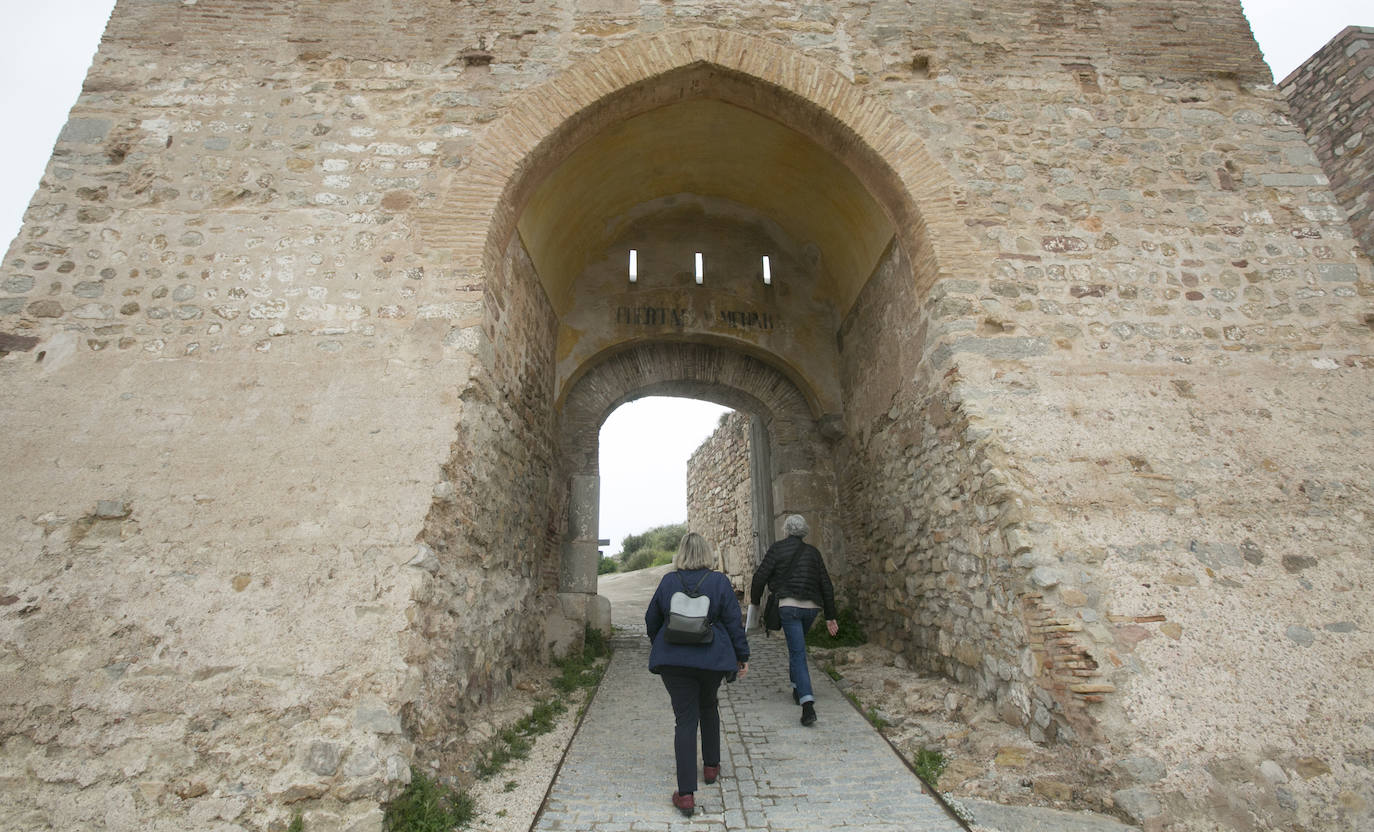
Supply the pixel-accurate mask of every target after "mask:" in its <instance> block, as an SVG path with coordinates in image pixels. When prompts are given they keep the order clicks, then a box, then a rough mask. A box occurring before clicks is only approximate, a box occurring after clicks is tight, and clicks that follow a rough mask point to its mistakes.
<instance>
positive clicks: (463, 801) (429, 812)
mask: <svg viewBox="0 0 1374 832" xmlns="http://www.w3.org/2000/svg"><path fill="white" fill-rule="evenodd" d="M385 811H386V813H385V816H384V817H383V824H384V826H385V828H386V830H387V832H452V830H453V829H455V828H457V827H459V826H463V825H464V824H466V823H468V822H469V821H471V820H472V818H473V816H474V815H475V814H476V807H475V805H474V801H473V799H472V797H471V796H470V795H468V794H467V793H466V792H460V791H458V790H457V789H454V788H452V787H449V786H445V785H442V784H440V783H436V782H434V781H433V780H430V779H429V777H427V776H426V775H425V773H424V772H423V771H421V770H420V769H418V768H416V767H414V766H411V768H410V784H409V785H407V786H406V788H405V791H403V792H401V793H400V794H399V795H397V796H396V798H395V799H394V800H392V801H391V802H390V803H387V804H386V810H385Z"/></svg>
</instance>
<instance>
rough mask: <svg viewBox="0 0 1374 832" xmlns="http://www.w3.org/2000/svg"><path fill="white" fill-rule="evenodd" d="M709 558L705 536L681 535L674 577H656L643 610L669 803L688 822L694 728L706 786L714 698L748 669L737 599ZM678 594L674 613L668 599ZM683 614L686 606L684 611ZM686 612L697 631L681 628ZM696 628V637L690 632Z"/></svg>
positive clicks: (715, 743)
mask: <svg viewBox="0 0 1374 832" xmlns="http://www.w3.org/2000/svg"><path fill="white" fill-rule="evenodd" d="M714 565H715V558H714V556H713V555H712V554H711V546H710V544H708V543H707V542H706V538H704V537H702V536H701V535H699V534H697V533H696V532H688V533H687V534H685V535H683V536H682V542H681V543H679V544H678V547H677V555H676V556H675V557H674V558H673V566H674V567H676V568H675V569H674V571H672V572H669V573H668V574H666V575H664V576H663V580H662V581H660V582H659V584H658V589H657V590H656V591H655V592H654V597H653V600H651V601H650V602H649V608H648V609H647V610H645V612H644V627H645V629H646V631H647V632H648V634H649V641H651V642H653V647H652V648H651V649H650V651H649V671H650V672H651V673H657V674H658V676H659V678H660V679H662V680H663V687H665V688H667V690H668V698H669V699H671V700H672V703H673V719H674V723H675V728H674V732H673V752H674V756H676V758H677V791H675V792H673V805H674V806H676V807H677V809H678V811H680V812H682V814H684V815H687V816H688V817H690V816H691V815H692V812H694V811H695V810H696V798H695V796H694V795H695V792H696V789H697V748H696V745H697V726H698V725H700V726H701V762H702V766H701V773H702V778H703V779H704V780H705V781H706V783H707V785H710V784H711V783H714V782H716V778H717V777H719V776H720V709H719V707H718V700H717V699H716V692H717V690H718V689H719V688H720V682H721V680H722V679H724V678H725V677H726V675H727V674H729V673H738V674H739V678H741V679H743V678H744V674H745V673H747V672H748V671H749V640H748V639H747V638H745V635H744V625H743V623H742V621H741V616H740V609H739V600H738V599H737V598H735V589H734V587H733V586H731V585H730V579H729V578H727V577H725V576H724V575H722V574H721V573H719V572H716V571H715V570H713V569H712V568H711V567H712V566H714ZM677 595H681V596H682V597H681V598H679V599H678V604H679V606H678V607H674V601H673V599H674V596H677ZM687 608H692V609H690V610H688V609H687ZM680 611H689V612H691V613H692V615H693V617H695V619H696V621H698V622H701V620H702V619H701V617H702V616H704V619H705V620H704V622H702V624H703V625H702V626H701V627H700V628H695V627H691V628H689V627H682V628H679V627H678V625H679V624H680V623H681V622H675V621H674V620H673V619H674V618H677V617H678V616H677V615H676V614H678V613H680ZM698 629H700V630H702V631H704V632H698Z"/></svg>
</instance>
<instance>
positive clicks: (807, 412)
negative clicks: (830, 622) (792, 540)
mask: <svg viewBox="0 0 1374 832" xmlns="http://www.w3.org/2000/svg"><path fill="white" fill-rule="evenodd" d="M646 396H678V397H683V398H693V399H701V400H704V401H710V402H714V403H716V404H721V405H724V406H726V407H729V408H732V409H734V410H739V411H743V412H746V413H748V414H750V415H751V416H752V417H753V430H752V438H753V439H754V442H753V446H754V455H755V456H754V460H753V464H752V466H751V467H752V473H753V476H752V479H753V493H754V506H755V532H756V533H757V534H758V535H759V539H760V541H761V542H762V543H764V544H765V545H766V544H768V543H771V542H772V540H773V538H774V535H775V533H776V530H777V529H778V528H779V527H780V525H781V519H782V517H783V515H785V514H791V513H799V514H804V515H806V516H807V518H808V519H809V520H810V521H811V525H812V536H813V539H814V540H816V541H817V545H820V546H824V547H825V551H826V552H827V555H828V556H829V557H828V560H829V561H830V563H831V568H832V569H833V570H834V571H836V572H837V573H838V574H843V572H844V566H843V562H844V557H843V554H844V548H843V536H842V535H841V534H840V529H839V518H838V515H837V512H836V504H837V503H836V499H835V475H834V468H833V463H832V457H831V448H830V440H827V438H826V437H825V436H824V431H823V429H822V427H821V423H820V422H818V421H817V419H816V418H815V417H814V415H813V413H812V412H811V408H810V407H809V405H808V402H807V399H808V397H807V396H806V395H805V394H804V393H803V392H802V391H801V390H799V389H798V388H797V386H796V385H795V384H794V383H793V382H792V381H791V380H790V379H788V378H787V377H786V376H784V375H783V374H782V373H780V372H779V371H778V370H777V369H775V368H774V367H772V366H770V365H769V364H767V363H765V362H764V361H761V360H759V359H757V358H753V357H751V356H748V355H744V354H742V353H739V352H737V351H734V350H731V349H729V348H725V347H720V346H713V345H706V344H693V343H668V342H660V343H653V344H644V345H639V346H636V347H633V348H630V349H626V350H622V351H620V352H617V353H615V354H613V355H610V356H607V357H606V358H604V359H603V360H601V361H600V362H599V363H597V364H596V365H595V366H594V367H592V368H590V369H589V370H588V371H587V372H586V373H584V374H583V375H582V376H581V377H580V378H579V380H578V381H577V383H576V384H575V385H574V386H573V388H572V390H571V391H570V392H569V394H568V396H567V398H566V400H565V401H564V404H563V408H562V413H561V418H560V431H559V447H560V448H561V455H560V468H561V470H562V471H563V472H566V475H567V477H568V481H569V484H570V485H569V502H568V513H569V519H570V522H569V528H568V536H567V538H566V539H565V541H564V543H563V550H562V570H561V580H560V588H561V589H562V591H563V592H564V593H585V594H588V595H594V594H595V592H596V567H597V558H598V557H599V555H598V549H597V537H598V532H597V514H598V507H599V495H600V473H599V470H598V449H599V444H600V430H601V425H602V423H603V422H605V420H606V417H608V416H609V415H610V414H611V413H612V411H614V410H615V409H616V408H617V407H619V406H620V405H622V404H625V403H626V402H629V401H633V400H635V399H639V398H644V397H646ZM565 606H566V605H565Z"/></svg>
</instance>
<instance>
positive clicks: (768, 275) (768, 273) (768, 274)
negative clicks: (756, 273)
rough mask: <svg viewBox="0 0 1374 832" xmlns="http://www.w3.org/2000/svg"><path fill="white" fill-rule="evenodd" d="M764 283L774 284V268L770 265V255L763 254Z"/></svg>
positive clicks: (767, 284) (765, 284)
mask: <svg viewBox="0 0 1374 832" xmlns="http://www.w3.org/2000/svg"><path fill="white" fill-rule="evenodd" d="M763 285H764V286H772V285H773V270H772V269H770V268H769V267H768V255H766V254H765V255H763Z"/></svg>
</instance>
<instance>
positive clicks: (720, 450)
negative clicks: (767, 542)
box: [687, 411, 759, 593]
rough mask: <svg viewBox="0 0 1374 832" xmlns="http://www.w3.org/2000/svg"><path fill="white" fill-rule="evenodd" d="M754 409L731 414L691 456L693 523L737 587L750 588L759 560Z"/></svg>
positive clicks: (689, 481)
mask: <svg viewBox="0 0 1374 832" xmlns="http://www.w3.org/2000/svg"><path fill="white" fill-rule="evenodd" d="M751 420H752V417H751V416H750V415H749V414H748V413H742V412H740V411H732V412H730V413H727V414H725V416H724V417H723V418H722V419H721V422H720V425H719V426H718V427H717V428H716V430H715V432H714V433H712V434H711V435H710V436H709V437H707V438H706V441H704V442H702V443H701V444H700V445H698V446H697V449H696V450H695V451H693V452H692V455H691V457H689V458H688V459H687V528H688V529H689V530H690V531H694V532H696V533H698V534H700V535H701V536H703V537H705V538H706V539H707V541H709V542H710V544H711V546H712V548H713V549H714V550H715V552H716V555H717V557H718V558H719V559H720V567H719V568H720V569H721V571H722V572H724V573H725V574H726V575H729V576H730V582H731V583H732V584H734V586H735V589H736V590H741V591H743V592H746V593H747V592H748V591H749V581H750V580H751V579H752V578H753V577H754V570H755V569H757V568H758V565H759V551H758V541H757V537H756V535H755V529H754V504H753V495H752V492H751V487H750V481H749V424H750V421H751Z"/></svg>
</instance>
